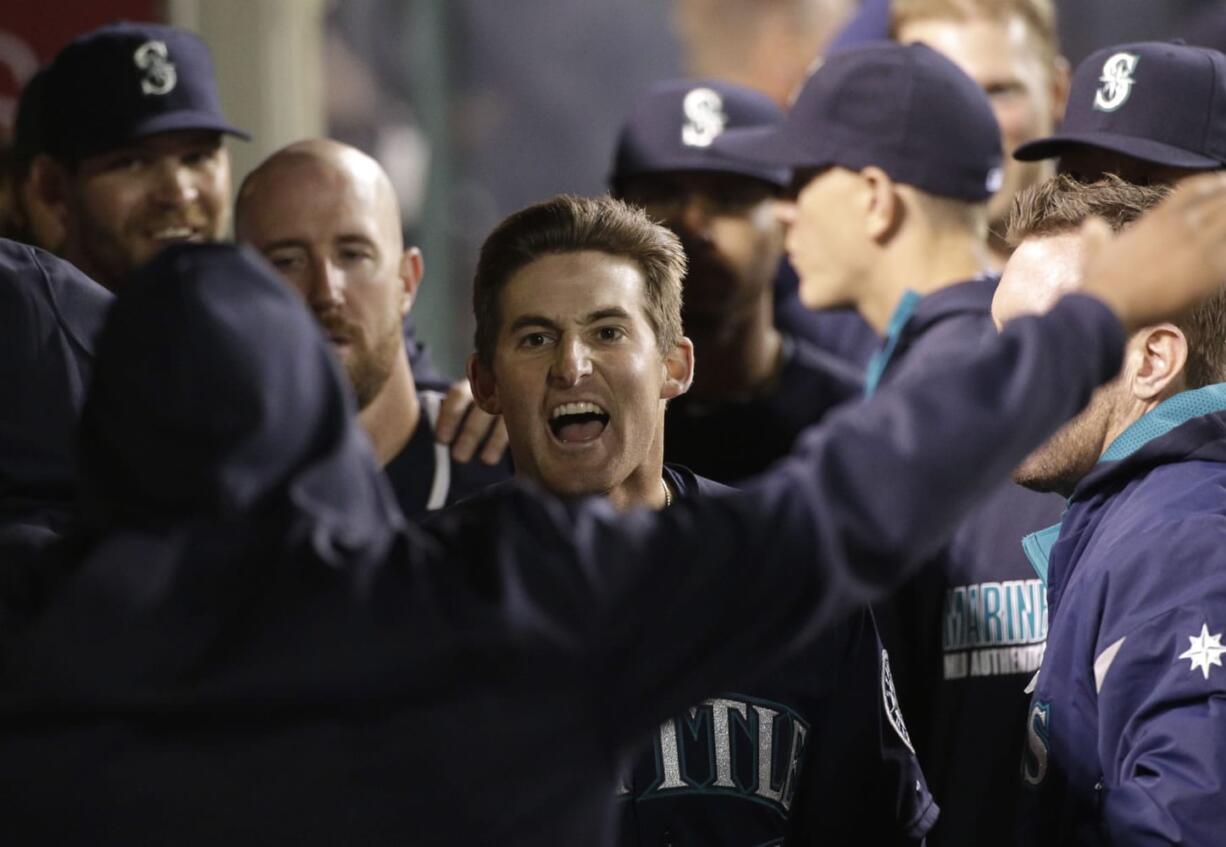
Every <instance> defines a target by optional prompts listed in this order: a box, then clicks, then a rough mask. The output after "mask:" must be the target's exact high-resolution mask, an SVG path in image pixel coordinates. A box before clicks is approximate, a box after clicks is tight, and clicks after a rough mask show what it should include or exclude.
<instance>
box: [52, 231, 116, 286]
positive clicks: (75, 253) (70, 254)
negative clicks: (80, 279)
mask: <svg viewBox="0 0 1226 847" xmlns="http://www.w3.org/2000/svg"><path fill="white" fill-rule="evenodd" d="M60 255H61V256H62V257H63V259H64V260H65V261H67V262H71V263H72V264H73V265H75V266H76V267H77V269H78V270H79V271H81V273H83V274H85V275H86V276H87V277H89V278H90V279H92V280H93V281H94V282H96V283H98V284H99V285H101V286H102V287H103V288H106V289H108V290H110V291H114V292H118V289H117V288H116V287H115V284H116V282H118V280H115V279H112V278H111V276H110V274H107V273H104V272H103V271H102V268H100V267H98V266H97V265H96V264H94V263H93V262H91V261H90V258H89V256H88V255H86V254H85V253H84V252H83V251H82V250H81V249H80V246H79V242H78V241H77V240H76V239H69V240H67V241H65V242H64V246H63V249H62V252H61V254H60Z"/></svg>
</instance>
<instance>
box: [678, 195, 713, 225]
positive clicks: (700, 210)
mask: <svg viewBox="0 0 1226 847" xmlns="http://www.w3.org/2000/svg"><path fill="white" fill-rule="evenodd" d="M676 215H677V220H678V222H679V223H680V224H682V225H683V226H684V227H685V228H686V229H687V230H688V231H690V232H692V233H694V234H696V235H706V234H707V231H708V230H709V229H710V227H711V218H712V217H713V215H712V213H711V204H710V203H709V202H708V201H707V200H706V199H705V198H703V197H701V196H700V195H698V194H689V195H687V196H686V197H683V198H682V199H681V202H680V203H679V204H678V208H677V212H676Z"/></svg>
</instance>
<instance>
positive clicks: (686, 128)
mask: <svg viewBox="0 0 1226 847" xmlns="http://www.w3.org/2000/svg"><path fill="white" fill-rule="evenodd" d="M681 111H683V112H684V113H685V124H684V125H683V126H682V127H681V143H682V144H684V145H685V146H686V147H710V146H711V142H712V141H714V140H715V139H716V138H717V137H719V134H720V133H721V132H723V131H724V127H725V126H726V125H727V124H728V116H727V115H726V114H724V98H722V97H720V96H719V92H718V91H714V90H712V89H710V88H695V89H694V90H693V91H691V92H690V93H689V94H687V95H685V100H683V101H682V103H681Z"/></svg>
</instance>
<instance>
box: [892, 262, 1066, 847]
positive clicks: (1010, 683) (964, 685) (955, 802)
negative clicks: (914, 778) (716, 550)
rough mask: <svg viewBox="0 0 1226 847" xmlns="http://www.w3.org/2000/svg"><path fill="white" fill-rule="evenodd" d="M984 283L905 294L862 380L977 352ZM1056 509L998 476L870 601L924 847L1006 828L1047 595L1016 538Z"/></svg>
mask: <svg viewBox="0 0 1226 847" xmlns="http://www.w3.org/2000/svg"><path fill="white" fill-rule="evenodd" d="M996 283H997V278H996V277H994V276H982V277H978V278H976V279H972V280H967V281H965V282H961V283H957V284H955V285H951V286H949V287H947V288H943V289H940V290H938V291H935V292H932V293H931V294H928V295H926V296H924V297H914V296H913V295H911V296H907V297H905V298H904V299H903V301H902V303H901V304H900V306H899V308H898V310H897V311H896V313H895V315H894V320H893V321H892V324H891V327H890V330H889V333H888V335H887V339H886V345H885V347H884V348H883V353H882V354H880V355H879V356H878V357H877V358H876V359H874V363H873V365H872V366H870V371H869V379H870V381H873V380H878V381H879V382H880V384H881V385H883V386H887V385H891V384H895V383H896V382H898V381H906V380H913V379H918V378H922V377H923V375H924V374H925V373H929V372H931V371H934V370H940V369H942V368H946V367H949V366H950V365H951V363H953V362H956V361H958V360H959V359H962V358H965V357H967V356H970V355H975V354H976V352H977V351H978V349H979V348H980V347H981V346H982V345H983V344H985V343H990V342H991V339H993V338H994V337H995V335H996V327H995V326H994V325H993V323H992V317H991V305H992V296H993V294H994V292H995V290H996ZM884 351H888V353H887V352H884ZM1063 508H1064V501H1063V499H1062V498H1061V497H1059V496H1057V495H1055V494H1041V493H1039V492H1035V491H1029V490H1027V489H1025V488H1022V487H1021V486H1020V485H1017V484H1015V483H1013V482H1003V483H1001V484H1000V485H998V486H997V487H996V488H995V489H994V490H993V491H991V492H990V493H988V494H987V495H986V496H984V497H983V498H982V499H981V500H980V502H979V503H977V504H976V505H975V507H974V508H973V509H972V511H971V512H970V514H969V515H968V516H967V518H966V519H965V520H964V521H963V522H962V524H961V525H960V526H959V527H958V529H957V531H956V532H955V533H954V536H953V538H952V540H951V541H950V543H949V545H948V546H947V547H946V548H945V549H944V550H943V551H942V552H941V553H940V555H939V556H938V557H937V560H936V561H935V562H934V564H933V566H932V567H929V568H925V569H924V570H923V571H922V572H920V573H919V574H917V575H916V576H915V578H913V579H911V580H909V581H908V582H907V583H906V584H905V585H904V586H903V588H902V589H901V590H900V591H898V592H897V593H896V594H895V595H894V596H893V597H892V598H891V599H890V600H889V601H888V602H887V603H886V604H884V605H882V606H881V607H879V609H878V611H879V612H880V619H881V622H882V635H883V638H884V639H885V642H886V645H887V646H888V647H889V648H890V655H891V657H892V658H893V659H894V670H895V675H896V678H897V681H898V688H899V697H900V699H901V701H902V707H903V712H904V714H906V716H907V723H908V725H909V726H910V727H911V731H912V736H913V738H914V739H915V746H916V750H917V751H918V752H919V756H920V761H921V762H922V763H923V765H924V772H925V773H926V774H927V776H928V779H929V782H930V785H931V786H932V791H933V794H934V795H935V796H936V798H937V801H938V802H939V803H940V804H941V818H940V820H939V821H938V822H937V824H936V826H935V827H934V828H933V830H932V832H931V834H930V836H929V843H930V844H931V845H932V846H933V847H977V845H981V844H993V843H996V842H998V841H1000V840H1002V839H1008V838H1009V837H1010V833H1012V832H1013V831H1014V829H1015V828H1016V816H1017V811H1018V810H1017V784H1018V780H1017V772H1018V763H1019V762H1020V761H1021V756H1022V742H1023V735H1024V727H1025V725H1026V711H1027V708H1028V706H1029V701H1030V696H1029V694H1027V692H1026V684H1027V683H1028V682H1029V681H1030V678H1031V676H1033V675H1034V672H1035V670H1036V669H1038V666H1039V662H1040V661H1041V660H1042V658H1043V645H1044V640H1045V636H1046V634H1047V602H1046V599H1045V598H1044V596H1043V590H1042V586H1041V584H1040V582H1039V580H1038V579H1037V578H1036V577H1035V574H1034V572H1033V570H1032V569H1031V567H1030V562H1029V561H1028V560H1027V558H1026V556H1025V554H1024V553H1023V552H1022V547H1021V538H1022V536H1024V535H1026V534H1027V533H1030V532H1033V531H1035V530H1037V529H1040V528H1042V527H1045V526H1047V525H1049V524H1050V523H1051V522H1052V521H1055V520H1058V519H1059V517H1060V513H1061V511H1062V510H1063Z"/></svg>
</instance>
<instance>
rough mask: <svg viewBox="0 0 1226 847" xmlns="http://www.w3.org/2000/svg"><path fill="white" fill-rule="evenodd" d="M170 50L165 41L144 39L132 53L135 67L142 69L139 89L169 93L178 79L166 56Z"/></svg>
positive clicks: (152, 92)
mask: <svg viewBox="0 0 1226 847" xmlns="http://www.w3.org/2000/svg"><path fill="white" fill-rule="evenodd" d="M169 55H170V51H169V50H167V49H166V44H165V42H162V41H146V42H145V43H144V44H142V45H141V46H140V47H137V48H136V52H135V53H134V54H132V60H133V61H134V62H136V67H138V68H140V69H141V70H142V71H144V72H145V73H144V75H143V76H142V77H141V81H140V90H141V91H143V92H145V93H146V94H169V93H170V92H171V91H173V90H174V87H175V83H176V82H178V81H179V77H178V75H177V74H176V73H175V64H174V62H172V61H170V59H169V58H167V57H168V56H169Z"/></svg>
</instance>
